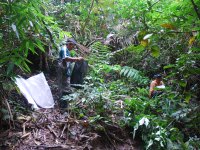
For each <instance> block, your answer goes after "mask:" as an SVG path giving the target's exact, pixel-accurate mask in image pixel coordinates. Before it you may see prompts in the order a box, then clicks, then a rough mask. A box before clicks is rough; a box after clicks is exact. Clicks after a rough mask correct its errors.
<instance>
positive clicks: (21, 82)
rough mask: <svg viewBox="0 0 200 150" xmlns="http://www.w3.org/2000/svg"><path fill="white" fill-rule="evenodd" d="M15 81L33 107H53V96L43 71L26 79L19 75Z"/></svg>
mask: <svg viewBox="0 0 200 150" xmlns="http://www.w3.org/2000/svg"><path fill="white" fill-rule="evenodd" d="M15 83H16V84H17V86H18V87H19V89H20V91H21V93H22V94H23V95H24V97H25V98H26V99H27V100H28V102H29V103H30V104H32V105H33V108H34V109H39V107H41V108H53V107H54V100H53V96H52V93H51V90H50V87H49V85H48V83H47V81H46V78H45V76H44V74H43V73H40V74H38V75H35V76H32V77H30V78H28V79H26V80H25V79H23V78H21V77H20V78H16V82H15Z"/></svg>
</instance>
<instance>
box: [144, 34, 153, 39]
mask: <svg viewBox="0 0 200 150" xmlns="http://www.w3.org/2000/svg"><path fill="white" fill-rule="evenodd" d="M152 35H153V33H151V34H147V35H145V36H144V38H143V40H147V39H149V38H150V37H151V36H152Z"/></svg>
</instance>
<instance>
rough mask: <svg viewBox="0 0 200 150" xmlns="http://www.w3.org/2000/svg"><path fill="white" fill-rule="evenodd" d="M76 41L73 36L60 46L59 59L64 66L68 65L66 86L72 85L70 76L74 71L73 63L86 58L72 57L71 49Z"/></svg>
mask: <svg viewBox="0 0 200 150" xmlns="http://www.w3.org/2000/svg"><path fill="white" fill-rule="evenodd" d="M75 45H76V41H75V40H74V39H72V38H70V39H68V40H67V41H66V42H65V44H64V45H62V46H61V47H60V52H59V59H60V60H61V61H62V64H63V65H64V67H66V87H67V88H69V87H70V77H71V72H72V69H71V68H72V67H71V63H72V62H77V61H82V60H84V59H83V57H71V55H70V51H71V50H72V49H74V47H75Z"/></svg>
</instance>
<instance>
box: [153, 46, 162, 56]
mask: <svg viewBox="0 0 200 150" xmlns="http://www.w3.org/2000/svg"><path fill="white" fill-rule="evenodd" d="M151 55H152V56H153V57H159V56H160V48H159V47H158V46H156V45H154V46H152V47H151Z"/></svg>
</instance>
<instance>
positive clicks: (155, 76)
mask: <svg viewBox="0 0 200 150" xmlns="http://www.w3.org/2000/svg"><path fill="white" fill-rule="evenodd" d="M154 79H155V80H157V81H158V82H160V81H162V75H161V74H156V75H154Z"/></svg>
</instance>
